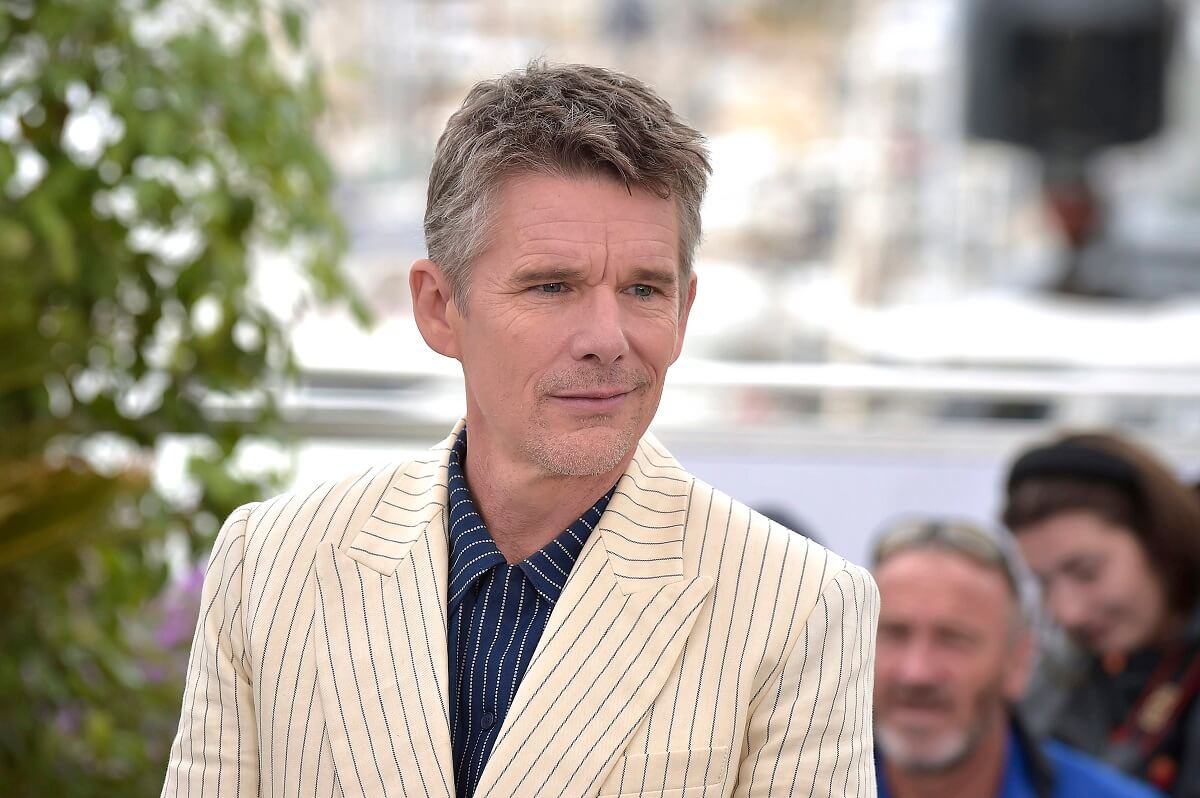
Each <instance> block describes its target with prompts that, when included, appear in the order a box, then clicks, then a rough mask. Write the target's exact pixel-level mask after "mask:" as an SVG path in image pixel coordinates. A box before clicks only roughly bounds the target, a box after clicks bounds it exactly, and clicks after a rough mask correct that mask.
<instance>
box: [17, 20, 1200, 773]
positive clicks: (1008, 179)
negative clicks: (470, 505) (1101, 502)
mask: <svg viewBox="0 0 1200 798" xmlns="http://www.w3.org/2000/svg"><path fill="white" fill-rule="evenodd" d="M0 15H2V16H0V184H2V185H3V188H4V192H3V195H2V196H0V270H2V271H0V336H2V339H0V391H2V393H0V429H2V430H3V431H2V432H0V458H2V459H0V615H2V617H3V620H0V652H2V653H0V795H15V796H25V795H45V794H53V793H57V794H62V795H93V794H94V795H102V794H103V795H110V794H120V795H154V794H157V790H158V787H159V786H160V785H161V780H162V774H163V768H164V766H165V756H166V750H167V747H168V745H169V743H170V738H171V736H172V735H173V733H174V727H175V723H176V721H177V712H178V706H179V695H180V693H181V689H182V688H181V684H182V682H181V680H182V668H183V662H184V657H185V656H186V650H187V647H188V645H189V643H190V636H191V632H192V626H193V624H194V618H195V612H196V607H195V603H196V601H197V600H198V599H197V595H198V593H197V591H198V584H199V579H200V577H201V575H202V569H203V565H204V562H205V559H204V557H205V553H206V551H207V547H208V546H209V545H210V544H211V541H212V537H213V535H214V534H215V532H216V529H217V527H218V525H219V523H220V520H221V519H222V518H223V517H224V515H225V514H226V513H228V512H229V511H230V510H232V509H233V507H235V506H236V505H237V504H239V503H242V502H244V501H249V500H254V499H258V498H262V497H264V496H266V495H268V494H269V493H271V492H275V491H277V490H281V489H284V488H286V487H288V486H290V485H298V484H306V483H311V482H313V481H316V480H318V479H323V478H327V477H333V476H342V475H344V474H345V473H347V472H348V471H351V470H354V469H357V468H358V467H360V466H364V465H366V464H369V463H382V462H387V461H394V460H403V459H406V458H408V457H409V456H411V455H412V454H413V453H415V452H416V451H419V450H421V449H424V448H426V447H428V446H429V445H431V444H432V443H434V442H436V441H437V440H440V439H441V437H443V436H444V435H445V434H446V432H447V431H448V430H449V427H450V425H451V424H452V423H453V421H454V420H455V419H456V418H457V417H458V415H459V414H460V413H461V412H462V410H463V408H464V404H463V398H462V388H461V376H460V374H459V373H458V372H457V369H456V364H455V363H454V362H452V361H448V360H445V359H442V358H440V357H438V356H436V355H434V354H433V353H431V352H430V351H428V350H427V348H426V347H425V345H424V344H423V342H422V341H421V340H420V337H419V336H418V334H417V331H416V328H415V327H414V325H413V324H412V321H411V318H410V309H409V297H408V294H407V269H408V265H409V264H410V263H411V262H412V261H413V260H414V259H416V258H418V257H421V256H422V255H423V254H424V247H423V242H422V234H421V219H422V214H423V209H424V208H423V206H424V193H425V180H426V177H427V174H428V169H429V164H430V159H431V157H432V152H433V147H434V144H435V142H436V139H437V136H438V134H439V133H440V131H441V128H442V126H443V125H444V123H445V120H446V118H447V116H448V115H449V114H450V113H451V112H452V111H453V110H454V109H455V108H456V107H457V105H458V103H459V102H460V101H461V99H462V97H463V95H464V94H465V92H466V90H467V89H468V88H469V87H470V85H472V84H473V83H474V82H476V81H478V80H480V79H483V78H487V77H491V76H494V75H496V74H498V73H500V72H504V71H507V70H509V69H513V68H516V67H519V66H522V65H524V64H525V63H526V62H527V61H528V60H530V59H531V58H535V57H544V58H546V59H548V60H551V61H580V62H591V63H596V64H601V65H604V66H609V67H613V68H617V69H620V70H624V71H627V72H630V73H632V74H634V75H637V76H638V77H640V78H642V79H644V80H646V81H647V82H649V83H650V84H651V85H653V86H655V87H656V88H658V89H659V90H660V91H661V92H662V93H663V94H664V95H665V96H666V97H667V98H668V99H669V100H670V101H671V102H672V104H673V105H674V106H675V108H676V109H677V110H678V111H679V112H680V113H681V114H682V115H683V116H684V117H685V118H686V119H687V120H688V121H689V122H690V123H691V124H693V125H694V126H696V127H698V128H699V129H700V130H702V131H703V132H705V133H706V134H707V135H708V136H709V140H710V144H711V149H712V156H713V167H714V176H713V179H712V182H711V185H710V190H709V195H708V199H707V201H706V204H705V206H704V210H703V220H704V230H705V240H704V243H703V244H702V246H701V249H700V252H699V254H698V258H697V266H696V271H697V273H698V275H699V294H698V298H697V301H696V305H695V308H694V310H693V315H692V320H691V322H690V324H689V329H688V341H687V344H686V346H685V348H684V355H683V357H682V359H681V360H680V362H679V363H678V364H677V365H676V366H675V367H674V369H673V370H672V375H671V379H670V380H669V381H668V386H667V389H666V393H665V394H664V399H663V404H662V408H661V409H660V411H659V414H658V418H657V420H656V422H655V424H654V427H653V429H654V431H655V432H656V433H657V434H658V435H659V437H660V438H662V440H663V441H664V442H665V443H666V444H667V445H668V447H669V448H671V450H672V451H673V453H674V454H675V455H676V456H677V457H678V458H679V459H680V460H681V461H682V462H683V463H684V464H685V465H686V466H688V467H689V468H690V469H691V470H692V471H693V472H695V473H696V474H697V475H698V476H700V477H701V478H703V479H705V480H706V481H709V482H711V483H713V484H716V485H717V486H719V487H721V488H722V489H723V490H725V491H726V492H728V493H730V494H731V495H733V496H734V497H735V498H737V499H740V500H741V501H743V502H745V503H748V504H750V505H752V506H755V507H759V508H761V509H764V510H766V511H768V512H769V513H770V514H772V515H782V516H786V518H787V519H788V521H789V522H790V523H791V524H793V525H794V526H796V527H799V528H802V530H803V531H805V532H806V533H808V534H810V535H812V536H813V537H815V538H817V539H818V540H820V541H821V542H822V543H824V544H826V545H828V546H829V547H830V548H832V549H834V550H835V551H838V552H839V553H841V554H843V555H845V556H847V557H849V558H850V559H852V560H855V561H857V562H864V561H865V559H866V550H865V549H866V545H867V541H868V540H869V538H870V537H871V535H872V534H873V533H874V532H875V531H876V530H877V529H879V528H880V526H882V525H883V524H884V523H885V522H886V521H887V520H889V519H891V518H893V517H895V516H898V515H900V514H906V513H913V512H917V513H933V514H952V515H965V516H972V517H976V518H980V519H984V520H986V519H992V518H994V516H995V513H996V508H997V506H998V504H999V500H1000V495H999V488H1000V479H1001V475H1002V473H1003V469H1004V467H1005V465H1006V464H1007V462H1008V461H1009V459H1010V458H1011V457H1012V455H1013V453H1014V452H1015V451H1016V450H1017V449H1018V448H1020V447H1023V446H1025V445H1027V444H1029V443H1030V442H1032V441H1034V440H1037V439H1041V438H1045V437H1047V436H1048V435H1050V434H1051V433H1052V432H1054V431H1059V430H1062V429H1072V428H1116V429H1120V430H1122V431H1124V432H1126V433H1128V434H1130V435H1131V436H1132V437H1134V438H1136V439H1138V440H1140V441H1142V442H1144V443H1146V444H1148V445H1149V446H1150V447H1151V448H1152V449H1154V450H1155V451H1157V452H1158V453H1160V454H1162V455H1163V456H1164V457H1165V458H1166V459H1167V460H1168V461H1169V462H1171V463H1172V464H1173V465H1175V466H1176V467H1177V468H1178V469H1179V471H1180V473H1181V474H1183V475H1184V476H1185V477H1188V478H1189V479H1195V478H1200V156H1198V155H1197V151H1198V149H1197V141H1198V140H1200V91H1198V90H1197V88H1196V87H1197V86H1200V0H1177V1H1176V2H1165V0H1164V1H1163V2H1155V1H1154V0H1054V2H1050V0H1040V2H1032V1H1031V0H1006V2H1001V0H991V1H990V2H988V1H987V0H978V1H977V2H970V1H969V0H790V1H789V0H725V1H724V2H715V1H713V0H695V1H693V2H682V0H603V1H602V0H559V2H556V3H549V4H548V3H536V2H531V1H530V0H507V1H504V2H501V1H500V0H445V1H442V0H341V2H338V3H331V2H324V1H323V0H304V1H303V2H289V0H211V1H209V0H174V1H172V0H158V1H155V0H121V1H120V2H113V0H24V1H22V0H9V1H8V2H5V3H4V4H3V11H2V12H0Z"/></svg>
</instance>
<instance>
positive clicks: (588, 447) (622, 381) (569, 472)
mask: <svg viewBox="0 0 1200 798" xmlns="http://www.w3.org/2000/svg"><path fill="white" fill-rule="evenodd" d="M544 383H545V384H544V385H543V386H539V387H540V388H541V390H540V391H539V393H541V394H542V395H543V396H545V395H546V394H548V393H551V392H552V391H553V390H554V389H562V388H566V387H568V386H569V387H576V388H577V387H601V386H604V385H620V386H622V387H628V386H630V385H633V386H635V387H634V388H633V393H634V394H642V395H641V396H630V397H629V401H638V400H640V401H642V402H645V401H647V399H648V398H649V397H647V396H645V395H644V393H643V392H644V391H647V390H648V389H649V380H648V379H647V378H646V377H645V376H643V375H631V374H628V373H621V372H618V373H617V374H607V375H597V374H595V373H592V374H587V373H582V374H574V375H560V376H558V377H556V378H553V379H548V380H545V381H544ZM543 401H545V402H549V401H551V400H549V399H548V398H547V399H544V400H543ZM643 413H644V408H643V409H642V412H636V413H633V414H631V415H630V416H628V417H627V420H626V421H625V422H624V423H621V424H620V426H617V427H614V426H612V423H613V420H614V417H613V416H611V415H607V414H606V415H597V416H593V417H591V418H587V419H583V420H582V421H583V423H584V424H585V425H590V426H582V427H581V428H579V429H575V430H572V431H570V432H567V433H566V434H562V433H555V432H554V430H552V429H551V428H550V425H549V423H548V421H547V418H546V413H545V412H539V411H538V410H535V412H534V414H533V417H532V418H531V419H530V425H529V434H528V435H527V436H526V437H525V440H524V441H522V449H523V452H524V455H525V457H526V458H528V459H529V460H530V461H531V462H532V463H534V464H535V465H536V466H538V467H539V468H541V469H543V470H544V471H546V472H548V473H551V474H554V475H556V476H561V477H594V476H599V475H601V474H607V473H608V472H610V471H612V470H614V469H615V468H616V467H617V466H618V465H620V464H621V461H622V460H624V459H625V457H627V456H628V455H629V452H630V451H632V450H633V447H634V446H636V445H637V442H638V438H639V437H640V432H641V430H640V426H641V423H642V421H643Z"/></svg>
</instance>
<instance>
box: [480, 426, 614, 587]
mask: <svg viewBox="0 0 1200 798" xmlns="http://www.w3.org/2000/svg"><path fill="white" fill-rule="evenodd" d="M632 459H633V452H632V451H630V453H629V454H628V455H627V456H626V457H625V458H624V459H623V460H622V461H621V462H620V463H619V464H618V465H617V467H616V468H614V469H613V470H612V471H609V472H607V473H604V474H598V475H595V476H587V477H566V476H558V475H554V474H547V473H545V472H544V471H541V470H540V469H536V468H535V467H533V466H530V465H517V464H514V463H511V462H498V458H495V457H489V456H488V455H487V453H486V452H483V451H480V449H479V448H476V447H475V444H474V443H470V444H468V446H467V462H466V475H467V484H468V485H469V487H470V489H471V498H472V499H474V501H475V506H476V509H478V510H479V514H480V516H482V517H483V522H484V523H485V524H487V528H488V532H489V533H490V534H491V536H492V540H494V541H495V542H496V548H498V549H500V553H501V554H503V555H504V559H505V560H507V561H508V562H509V563H510V564H512V563H518V562H521V561H522V560H525V559H527V558H528V557H529V556H530V555H531V554H533V553H534V552H536V551H538V550H539V549H541V548H542V547H544V546H545V545H546V544H548V543H549V542H550V541H552V540H554V539H555V538H557V537H558V536H559V535H561V534H562V533H563V530H565V529H566V528H567V527H568V526H570V525H571V524H573V523H574V522H575V521H576V520H577V519H578V518H579V517H580V516H581V515H583V514H584V513H585V512H587V510H588V509H589V508H590V507H591V506H592V505H593V504H595V503H596V500H597V499H599V498H600V497H601V496H603V495H604V494H605V493H606V492H607V491H608V489H609V488H611V487H612V486H613V485H614V484H616V481H617V480H618V479H619V478H620V477H621V474H623V473H624V472H625V468H626V467H627V466H628V465H629V461H630V460H632Z"/></svg>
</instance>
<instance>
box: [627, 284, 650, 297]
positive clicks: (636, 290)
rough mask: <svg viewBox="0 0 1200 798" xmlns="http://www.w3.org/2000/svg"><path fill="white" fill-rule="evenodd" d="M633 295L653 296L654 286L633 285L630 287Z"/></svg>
mask: <svg viewBox="0 0 1200 798" xmlns="http://www.w3.org/2000/svg"><path fill="white" fill-rule="evenodd" d="M630 290H632V291H633V295H634V296H640V297H648V296H654V287H653V286H650V285H635V286H634V287H633V288H632V289H630Z"/></svg>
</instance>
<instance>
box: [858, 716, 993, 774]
mask: <svg viewBox="0 0 1200 798" xmlns="http://www.w3.org/2000/svg"><path fill="white" fill-rule="evenodd" d="M875 736H876V739H877V741H878V743H879V748H880V750H881V751H883V754H884V756H886V757H887V758H888V760H889V761H891V762H892V763H893V764H895V765H897V766H898V767H901V768H904V769H905V770H912V771H917V772H923V773H937V772H940V771H943V770H949V769H950V768H952V767H954V766H955V765H958V764H959V763H960V762H962V761H963V759H964V758H965V757H966V755H967V754H968V753H969V749H970V748H971V745H970V739H969V737H968V736H967V735H965V734H961V733H953V732H943V733H941V734H937V735H932V734H920V735H918V734H913V733H911V732H909V731H907V730H906V731H899V730H897V729H892V728H889V727H888V726H886V725H883V724H880V725H877V726H876V730H875Z"/></svg>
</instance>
